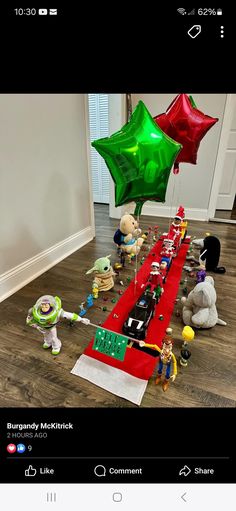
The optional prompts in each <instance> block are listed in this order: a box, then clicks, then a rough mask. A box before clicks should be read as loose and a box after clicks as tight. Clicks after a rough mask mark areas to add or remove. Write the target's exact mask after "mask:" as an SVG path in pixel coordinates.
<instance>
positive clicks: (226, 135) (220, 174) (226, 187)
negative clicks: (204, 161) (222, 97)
mask: <svg viewBox="0 0 236 511" xmlns="http://www.w3.org/2000/svg"><path fill="white" fill-rule="evenodd" d="M209 219H210V221H215V222H229V223H236V94H228V95H227V100H226V105H225V113H224V120H223V125H222V132H221V139H220V144H219V149H218V156H217V161H216V166H215V174H214V180H213V185H212V190H211V198H210V204H209Z"/></svg>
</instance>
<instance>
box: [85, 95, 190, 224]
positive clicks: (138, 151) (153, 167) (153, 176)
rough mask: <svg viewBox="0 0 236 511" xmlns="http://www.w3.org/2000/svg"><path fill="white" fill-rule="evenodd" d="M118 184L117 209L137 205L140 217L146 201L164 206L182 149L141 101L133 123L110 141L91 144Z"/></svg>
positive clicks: (132, 120) (136, 212)
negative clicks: (177, 158) (167, 189)
mask: <svg viewBox="0 0 236 511" xmlns="http://www.w3.org/2000/svg"><path fill="white" fill-rule="evenodd" d="M92 146H93V147H95V149H96V150H97V151H98V153H99V154H100V155H101V156H102V157H103V158H104V160H105V162H106V164H107V167H108V169H109V171H110V173H111V176H112V179H113V181H114V183H115V205H116V206H121V205H122V204H127V203H128V202H131V201H135V202H136V208H135V213H134V214H135V215H140V213H141V210H142V206H143V204H144V202H145V201H147V200H153V201H157V202H165V195H166V188H167V184H168V179H169V175H170V171H171V167H172V165H173V163H174V161H175V159H176V157H177V156H178V153H179V152H180V150H181V149H182V145H181V144H179V143H178V142H175V140H172V138H170V137H168V135H166V134H165V133H164V132H163V131H162V130H161V129H160V128H159V126H158V125H157V124H156V123H155V121H154V120H153V118H152V116H151V114H150V113H149V111H148V110H147V108H146V106H145V105H144V103H143V102H142V101H139V103H138V105H137V106H136V108H135V109H134V111H133V113H132V115H131V117H130V120H129V122H128V123H127V124H125V125H124V126H123V127H122V128H121V130H120V131H118V132H116V133H114V134H113V135H111V136H110V137H107V138H100V139H99V140H95V141H94V142H92Z"/></svg>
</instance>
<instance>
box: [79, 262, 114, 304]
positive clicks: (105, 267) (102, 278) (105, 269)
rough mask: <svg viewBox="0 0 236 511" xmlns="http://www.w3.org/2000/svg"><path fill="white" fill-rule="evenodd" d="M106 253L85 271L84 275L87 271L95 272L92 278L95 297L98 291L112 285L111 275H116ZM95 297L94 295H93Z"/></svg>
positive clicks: (109, 287)
mask: <svg viewBox="0 0 236 511" xmlns="http://www.w3.org/2000/svg"><path fill="white" fill-rule="evenodd" d="M110 257H111V256H110V255H108V256H106V257H100V258H99V259H96V261H95V263H94V266H93V267H92V268H91V269H90V270H88V271H87V272H86V275H88V274H89V273H93V272H95V277H94V280H93V291H94V294H96V298H97V295H98V291H109V289H112V287H114V280H113V275H116V274H115V272H114V270H113V268H112V266H111V261H110V259H109V258H110ZM94 298H95V296H94Z"/></svg>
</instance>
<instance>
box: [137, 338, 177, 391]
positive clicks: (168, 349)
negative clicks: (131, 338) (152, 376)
mask: <svg viewBox="0 0 236 511" xmlns="http://www.w3.org/2000/svg"><path fill="white" fill-rule="evenodd" d="M173 343H174V341H173V338H172V328H167V329H166V335H165V337H164V339H163V341H162V347H161V348H159V346H157V345H156V344H147V343H146V342H144V341H140V342H139V346H140V347H144V346H145V347H147V348H152V349H154V350H157V351H159V364H158V370H157V372H158V376H157V378H156V381H155V383H156V385H158V383H160V381H161V377H162V371H163V367H164V366H166V374H165V379H164V381H163V383H162V388H163V391H164V392H166V391H167V389H168V387H169V383H170V380H171V381H175V378H176V376H177V362H176V358H175V355H174V353H173V352H172V349H173ZM172 365H173V374H172V376H171V369H172Z"/></svg>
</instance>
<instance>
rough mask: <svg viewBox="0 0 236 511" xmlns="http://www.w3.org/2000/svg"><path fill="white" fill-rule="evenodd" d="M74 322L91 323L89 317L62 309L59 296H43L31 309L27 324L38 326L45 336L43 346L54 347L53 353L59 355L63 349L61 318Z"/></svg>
mask: <svg viewBox="0 0 236 511" xmlns="http://www.w3.org/2000/svg"><path fill="white" fill-rule="evenodd" d="M63 318H65V319H68V320H70V321H72V322H74V321H81V322H82V323H84V324H85V325H88V324H89V323H90V320H89V319H87V318H80V317H79V316H78V314H75V313H74V312H66V311H64V310H63V309H62V306H61V300H60V298H59V297H58V296H55V297H54V296H51V295H44V296H41V297H40V298H39V299H38V300H37V302H36V303H35V305H34V306H33V307H32V308H31V309H29V311H28V316H27V318H26V324H27V325H29V326H31V327H33V328H36V329H37V330H38V331H39V332H40V333H41V334H43V337H44V344H43V348H44V349H47V348H52V355H58V354H59V353H60V351H61V345H62V344H61V341H60V339H58V337H57V328H56V327H57V324H58V323H59V322H60V320H61V319H63Z"/></svg>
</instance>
